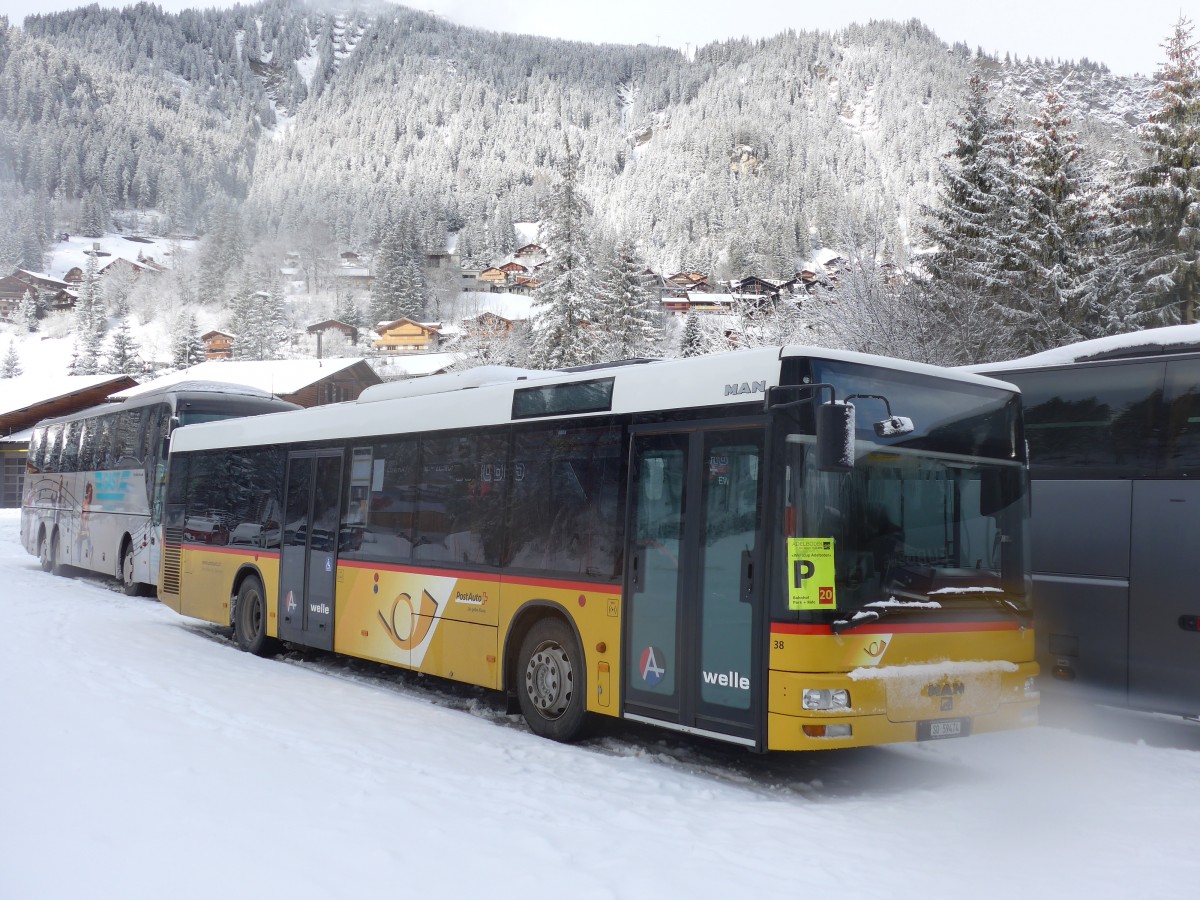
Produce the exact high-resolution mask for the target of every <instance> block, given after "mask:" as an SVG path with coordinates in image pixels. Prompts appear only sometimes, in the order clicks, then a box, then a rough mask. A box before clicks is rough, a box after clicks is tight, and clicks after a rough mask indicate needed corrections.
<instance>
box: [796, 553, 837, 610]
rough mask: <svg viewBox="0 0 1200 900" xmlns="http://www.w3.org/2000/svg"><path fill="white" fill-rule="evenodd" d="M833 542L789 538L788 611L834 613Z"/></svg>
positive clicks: (835, 596)
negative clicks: (810, 610)
mask: <svg viewBox="0 0 1200 900" xmlns="http://www.w3.org/2000/svg"><path fill="white" fill-rule="evenodd" d="M836 606H837V594H836V591H835V588H834V565H833V538H788V609H834V608H835V607H836Z"/></svg>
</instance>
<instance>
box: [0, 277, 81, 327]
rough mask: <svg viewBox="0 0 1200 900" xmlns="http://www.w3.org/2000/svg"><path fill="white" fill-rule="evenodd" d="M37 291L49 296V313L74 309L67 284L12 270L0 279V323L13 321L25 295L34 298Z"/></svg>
mask: <svg viewBox="0 0 1200 900" xmlns="http://www.w3.org/2000/svg"><path fill="white" fill-rule="evenodd" d="M39 291H41V292H42V293H44V294H47V295H48V296H49V303H48V306H47V309H48V310H49V311H56V310H64V309H73V308H74V307H75V294H74V292H73V291H72V290H71V285H69V284H68V283H67V282H65V281H59V280H58V279H57V278H51V277H50V276H49V275H43V274H41V273H40V272H30V271H27V270H25V269H14V270H13V272H12V274H11V275H5V276H4V277H3V278H0V321H5V322H11V321H13V320H14V317H15V316H16V312H17V307H19V306H20V305H21V300H22V299H23V298H24V297H25V296H26V295H27V294H28V295H31V296H33V297H35V298H36V297H37V296H38V292H39Z"/></svg>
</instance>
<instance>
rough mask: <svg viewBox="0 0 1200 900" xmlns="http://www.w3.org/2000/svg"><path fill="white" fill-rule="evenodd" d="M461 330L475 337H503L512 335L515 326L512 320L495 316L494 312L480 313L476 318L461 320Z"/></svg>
mask: <svg viewBox="0 0 1200 900" xmlns="http://www.w3.org/2000/svg"><path fill="white" fill-rule="evenodd" d="M462 324H463V330H464V331H466V333H467V334H470V335H473V336H475V337H484V338H490V337H504V336H506V335H508V334H511V333H512V330H513V327H514V326H515V325H516V324H517V323H516V321H515V320H513V319H507V318H505V317H504V316H500V315H497V314H496V313H494V312H482V313H480V314H479V315H477V316H470V317H469V318H466V319H463V323H462Z"/></svg>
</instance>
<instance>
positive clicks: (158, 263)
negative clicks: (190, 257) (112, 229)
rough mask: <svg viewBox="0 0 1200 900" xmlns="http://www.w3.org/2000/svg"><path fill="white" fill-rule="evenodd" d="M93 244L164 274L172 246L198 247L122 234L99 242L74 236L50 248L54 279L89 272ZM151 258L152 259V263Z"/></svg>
mask: <svg viewBox="0 0 1200 900" xmlns="http://www.w3.org/2000/svg"><path fill="white" fill-rule="evenodd" d="M93 244H99V245H100V250H101V252H102V253H107V254H108V255H109V256H110V257H116V258H119V259H124V260H125V261H126V262H129V263H132V264H133V265H136V266H140V267H143V268H154V269H156V270H159V271H161V270H163V269H164V268H165V267H164V265H163V263H164V262H165V261H167V260H168V259H169V258H170V256H171V245H172V244H178V245H179V246H180V247H189V246H191V245H193V244H195V241H194V240H180V241H169V240H165V239H161V238H142V237H139V238H137V239H136V240H135V239H132V238H127V237H124V236H123V235H119V234H106V235H104V236H103V237H98V238H90V237H77V236H72V237H71V238H70V239H69V240H66V241H56V242H55V243H53V244H51V246H50V249H49V251H48V254H47V256H48V258H49V266H48V269H49V271H50V272H51V277H53V278H62V277H63V276H64V275H65V274H66V273H67V272H70V271H71V269H74V268H77V267H78V268H79V269H80V270H81V271H86V269H87V261H88V256H89V255H90V254H91V252H92V245H93ZM139 253H141V254H142V255H143V256H144V257H146V258H144V259H143V260H142V261H141V262H138V260H137V255H138V254H139ZM150 257H153V261H151V259H150ZM115 261H116V259H108V260H106V262H107V263H108V264H109V265H111V264H112V263H113V262H115Z"/></svg>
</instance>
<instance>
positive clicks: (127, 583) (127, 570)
mask: <svg viewBox="0 0 1200 900" xmlns="http://www.w3.org/2000/svg"><path fill="white" fill-rule="evenodd" d="M121 590H123V591H124V592H125V595H126V596H127V597H136V596H138V595H139V594H141V593H142V584H141V582H140V581H138V580H137V579H135V578H134V577H133V541H126V542H125V549H124V550H122V551H121Z"/></svg>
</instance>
